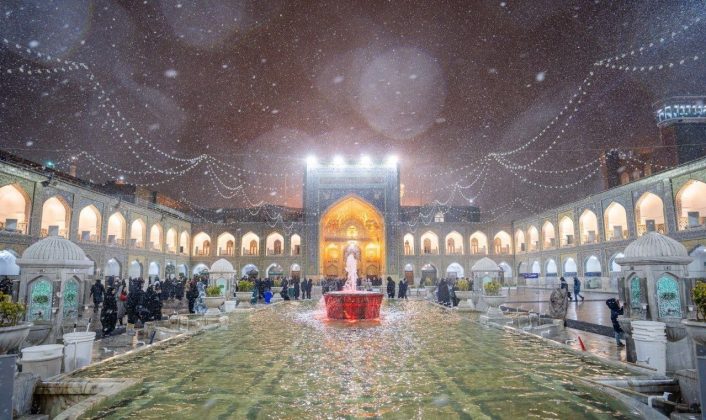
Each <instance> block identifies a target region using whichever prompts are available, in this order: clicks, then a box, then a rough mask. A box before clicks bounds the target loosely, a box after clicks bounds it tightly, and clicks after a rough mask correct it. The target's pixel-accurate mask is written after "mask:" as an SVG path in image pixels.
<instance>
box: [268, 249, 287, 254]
mask: <svg viewBox="0 0 706 420" xmlns="http://www.w3.org/2000/svg"><path fill="white" fill-rule="evenodd" d="M267 255H284V253H283V252H282V250H281V249H270V248H267Z"/></svg>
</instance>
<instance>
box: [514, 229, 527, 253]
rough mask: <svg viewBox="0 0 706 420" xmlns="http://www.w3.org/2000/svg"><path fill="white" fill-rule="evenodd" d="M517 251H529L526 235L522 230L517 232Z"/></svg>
mask: <svg viewBox="0 0 706 420" xmlns="http://www.w3.org/2000/svg"><path fill="white" fill-rule="evenodd" d="M515 249H517V250H518V251H519V252H525V251H527V245H526V244H525V233H524V232H523V231H522V230H521V229H517V230H516V231H515Z"/></svg>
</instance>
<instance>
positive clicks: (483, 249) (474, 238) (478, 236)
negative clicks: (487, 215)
mask: <svg viewBox="0 0 706 420" xmlns="http://www.w3.org/2000/svg"><path fill="white" fill-rule="evenodd" d="M471 253H472V254H473V255H479V254H480V255H487V254H488V237H487V236H485V234H484V233H483V232H481V231H476V232H473V234H472V235H471Z"/></svg>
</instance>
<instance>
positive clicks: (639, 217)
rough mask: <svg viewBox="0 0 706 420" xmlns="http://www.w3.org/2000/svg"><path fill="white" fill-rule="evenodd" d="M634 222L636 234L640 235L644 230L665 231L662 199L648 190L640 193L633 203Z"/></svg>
mask: <svg viewBox="0 0 706 420" xmlns="http://www.w3.org/2000/svg"><path fill="white" fill-rule="evenodd" d="M635 223H636V224H637V236H642V235H644V234H645V233H646V232H659V233H662V234H663V233H666V232H667V229H666V227H665V224H664V204H663V203H662V199H661V198H659V197H658V196H657V195H656V194H652V193H650V192H646V193H644V194H642V197H640V199H639V200H637V203H635Z"/></svg>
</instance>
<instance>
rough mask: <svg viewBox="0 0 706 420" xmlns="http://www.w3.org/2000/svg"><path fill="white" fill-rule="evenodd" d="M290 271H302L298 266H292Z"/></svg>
mask: <svg viewBox="0 0 706 420" xmlns="http://www.w3.org/2000/svg"><path fill="white" fill-rule="evenodd" d="M291 269H292V271H302V268H301V267H300V266H299V264H292V267H291Z"/></svg>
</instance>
